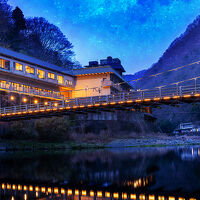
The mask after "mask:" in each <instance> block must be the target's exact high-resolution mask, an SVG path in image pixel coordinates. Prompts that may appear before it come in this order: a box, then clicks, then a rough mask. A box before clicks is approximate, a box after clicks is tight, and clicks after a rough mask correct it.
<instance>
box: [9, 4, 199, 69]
mask: <svg viewBox="0 0 200 200" xmlns="http://www.w3.org/2000/svg"><path fill="white" fill-rule="evenodd" d="M8 3H9V4H10V5H11V6H13V7H15V6H19V7H20V8H21V9H22V10H23V12H24V15H25V17H29V16H30V17H34V16H38V17H39V16H41V17H45V18H46V19H47V20H48V21H49V22H51V23H53V24H55V25H57V26H59V27H60V29H61V30H62V31H63V32H64V34H65V35H66V36H67V38H68V39H69V40H70V42H72V43H73V45H74V51H75V53H76V59H77V60H78V61H79V62H80V63H81V64H82V65H86V64H87V63H88V61H91V60H100V59H103V58H105V57H107V56H109V55H110V56H113V57H118V58H120V59H121V60H122V64H123V65H124V67H125V69H126V71H127V73H134V72H137V71H139V70H142V69H144V68H148V67H150V66H151V65H152V64H153V63H154V62H156V61H157V60H158V59H159V57H160V56H161V55H162V54H163V53H164V51H165V50H166V48H167V47H168V46H169V45H170V43H171V42H172V41H173V40H174V39H175V38H176V37H177V36H179V35H180V34H181V33H183V32H184V31H185V29H186V27H187V25H188V24H189V23H191V22H192V21H193V20H194V19H195V18H196V17H197V16H198V15H199V14H200V0H8Z"/></svg>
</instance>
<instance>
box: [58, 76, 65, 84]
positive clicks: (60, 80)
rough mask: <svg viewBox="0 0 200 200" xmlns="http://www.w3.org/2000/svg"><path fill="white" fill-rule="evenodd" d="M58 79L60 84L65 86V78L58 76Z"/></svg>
mask: <svg viewBox="0 0 200 200" xmlns="http://www.w3.org/2000/svg"><path fill="white" fill-rule="evenodd" d="M57 79H58V83H59V84H63V83H64V77H63V76H59V75H58V76H57Z"/></svg>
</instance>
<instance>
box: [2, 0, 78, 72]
mask: <svg viewBox="0 0 200 200" xmlns="http://www.w3.org/2000/svg"><path fill="white" fill-rule="evenodd" d="M0 46H2V47H6V48H9V49H12V50H15V51H18V52H21V53H24V54H27V55H30V56H33V57H36V58H39V59H42V60H44V61H48V62H50V63H52V64H56V65H59V66H62V67H65V68H68V69H69V68H74V67H77V66H79V64H78V62H76V61H75V60H74V52H73V50H72V48H73V45H72V44H71V42H69V40H68V39H67V38H66V36H65V35H64V34H63V33H62V32H61V30H60V29H59V28H58V27H57V26H55V25H53V24H51V23H49V22H48V21H47V20H46V19H44V18H41V17H33V18H25V17H24V15H23V12H22V11H21V9H20V8H18V7H16V8H14V9H13V8H12V7H11V6H10V5H8V3H7V0H0Z"/></svg>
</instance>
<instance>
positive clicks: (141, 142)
mask: <svg viewBox="0 0 200 200" xmlns="http://www.w3.org/2000/svg"><path fill="white" fill-rule="evenodd" d="M188 145H200V136H167V135H148V136H140V137H129V138H128V137H127V138H125V137H123V138H107V140H106V141H102V140H98V139H97V140H95V141H93V140H92V141H87V142H86V141H85V142H81V141H79V142H69V141H68V142H54V143H53V142H51V143H50V142H37V141H24V140H15V141H13V140H12V141H10V140H7V141H6V140H3V141H0V151H64V150H70V149H71V150H77V149H104V148H130V147H160V146H163V147H164V146H188Z"/></svg>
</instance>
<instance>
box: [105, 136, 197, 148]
mask: <svg viewBox="0 0 200 200" xmlns="http://www.w3.org/2000/svg"><path fill="white" fill-rule="evenodd" d="M176 145H200V136H151V137H141V138H129V139H116V140H113V141H111V142H109V143H108V144H106V145H105V147H112V148H113V147H116V148H119V147H140V146H176Z"/></svg>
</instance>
